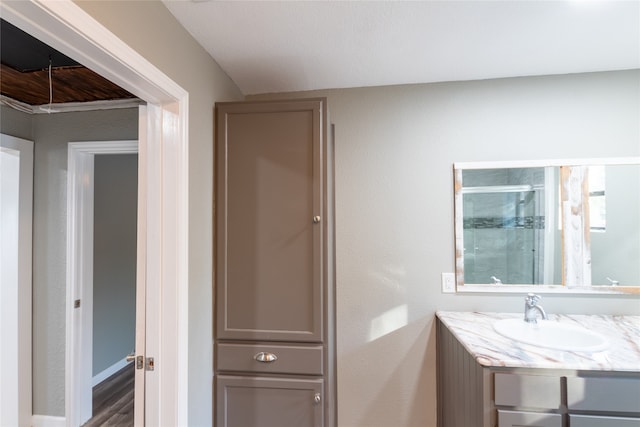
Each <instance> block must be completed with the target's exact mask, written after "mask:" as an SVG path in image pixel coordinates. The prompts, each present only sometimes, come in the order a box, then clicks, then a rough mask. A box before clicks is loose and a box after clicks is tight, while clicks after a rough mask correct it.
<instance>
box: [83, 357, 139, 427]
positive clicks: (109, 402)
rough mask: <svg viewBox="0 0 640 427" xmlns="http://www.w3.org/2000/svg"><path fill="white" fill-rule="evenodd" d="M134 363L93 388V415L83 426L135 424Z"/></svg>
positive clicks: (99, 426) (125, 426) (102, 426)
mask: <svg viewBox="0 0 640 427" xmlns="http://www.w3.org/2000/svg"><path fill="white" fill-rule="evenodd" d="M133 380H134V369H133V363H130V364H129V365H128V366H126V367H124V368H122V369H121V370H120V371H118V372H116V373H115V374H113V375H112V376H110V377H109V378H107V379H106V380H104V381H103V382H101V383H100V384H98V385H96V386H95V387H94V388H93V417H92V418H91V419H90V420H89V421H87V422H86V423H85V424H84V425H83V427H107V426H109V427H111V426H118V427H128V426H133Z"/></svg>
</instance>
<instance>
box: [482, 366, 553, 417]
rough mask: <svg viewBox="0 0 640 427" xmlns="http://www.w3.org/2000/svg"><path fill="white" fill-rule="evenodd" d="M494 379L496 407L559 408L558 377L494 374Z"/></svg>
mask: <svg viewBox="0 0 640 427" xmlns="http://www.w3.org/2000/svg"><path fill="white" fill-rule="evenodd" d="M494 379H495V402H496V405H497V406H519V407H525V408H542V409H558V408H559V407H560V377H554V376H544V375H517V374H500V373H496V374H495V378H494Z"/></svg>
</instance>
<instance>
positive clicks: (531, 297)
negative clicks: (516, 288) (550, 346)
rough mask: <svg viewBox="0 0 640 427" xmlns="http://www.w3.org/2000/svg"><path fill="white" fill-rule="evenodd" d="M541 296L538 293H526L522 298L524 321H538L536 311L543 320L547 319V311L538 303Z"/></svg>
mask: <svg viewBox="0 0 640 427" xmlns="http://www.w3.org/2000/svg"><path fill="white" fill-rule="evenodd" d="M540 298H542V297H541V296H540V295H536V294H527V296H526V297H525V298H524V321H525V322H527V323H538V316H536V314H537V313H536V312H538V313H540V317H542V319H543V320H547V313H545V311H544V308H542V306H539V305H538V301H539V300H540Z"/></svg>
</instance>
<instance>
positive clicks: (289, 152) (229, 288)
mask: <svg viewBox="0 0 640 427" xmlns="http://www.w3.org/2000/svg"><path fill="white" fill-rule="evenodd" d="M329 132H330V127H329V125H328V117H327V102H326V99H325V98H317V99H303V100H288V101H267V102H230V103H218V104H217V105H216V148H215V157H216V159H215V165H216V171H215V177H216V178H215V207H216V208H215V221H214V222H215V308H216V314H215V328H214V331H215V358H214V365H215V366H214V371H215V381H214V384H215V390H214V394H215V409H214V416H215V420H216V425H217V426H218V427H234V426H237V427H251V426H260V427H271V426H273V427H289V426H292V427H293V426H300V427H305V426H309V427H321V426H333V425H336V408H335V406H336V404H335V402H336V392H335V388H336V385H335V344H334V342H335V320H334V319H335V313H334V307H335V292H334V287H335V285H334V282H335V279H334V277H335V272H334V264H335V261H334V201H333V197H334V196H333V187H334V184H333V138H332V135H330V134H329Z"/></svg>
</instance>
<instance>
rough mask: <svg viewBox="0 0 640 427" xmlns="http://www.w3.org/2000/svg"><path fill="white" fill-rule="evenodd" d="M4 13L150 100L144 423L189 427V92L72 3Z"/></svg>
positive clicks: (39, 1) (5, 5)
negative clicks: (151, 365)
mask: <svg viewBox="0 0 640 427" xmlns="http://www.w3.org/2000/svg"><path fill="white" fill-rule="evenodd" d="M0 13H1V14H2V17H3V19H5V20H7V21H8V22H10V23H12V24H13V25H16V26H17V27H19V28H21V29H22V30H24V31H26V32H28V33H29V34H32V35H33V36H34V37H37V38H38V39H40V40H42V41H43V42H45V43H47V44H49V45H50V46H52V47H53V48H55V49H57V50H59V51H60V52H62V53H64V54H65V55H67V56H69V57H71V58H74V59H75V60H76V61H78V62H80V63H82V64H84V65H85V66H87V67H88V68H90V69H92V70H93V71H95V72H96V73H98V74H100V75H102V76H103V77H105V78H107V79H109V80H111V81H112V82H113V83H115V84H117V85H119V86H121V87H122V88H124V89H126V90H128V91H129V92H131V93H133V94H134V95H136V96H137V97H139V98H141V99H142V100H144V101H146V102H147V108H146V110H145V113H141V114H140V116H141V118H142V119H143V122H144V123H146V124H147V129H146V135H145V136H146V138H142V137H140V138H139V141H140V146H139V156H140V157H139V162H140V169H139V173H140V175H139V178H138V180H139V185H140V186H141V189H142V191H143V196H142V197H143V199H141V200H145V201H146V203H145V205H144V206H142V207H139V208H143V209H145V212H146V215H145V219H146V220H145V221H144V223H143V224H141V225H142V226H144V227H146V231H147V233H146V235H147V238H146V241H145V242H144V244H145V253H146V256H145V264H146V265H145V270H146V285H147V292H146V308H147V311H146V343H145V344H146V354H147V355H148V356H152V357H154V358H155V360H156V364H155V370H154V371H153V372H149V373H148V374H147V376H146V387H145V391H146V393H145V423H146V424H148V425H187V424H188V412H187V409H188V408H187V402H188V373H189V370H188V360H189V353H188V349H189V346H188V243H189V239H188V233H189V223H188V218H189V197H188V195H189V191H188V190H189V187H188V185H189V167H188V166H189V165H188V160H189V136H188V123H189V120H188V117H189V112H188V105H189V93H188V92H187V91H185V90H184V89H183V88H182V87H181V86H179V85H178V84H177V83H175V82H174V81H173V80H171V79H170V78H169V77H168V76H166V75H165V74H164V73H163V72H162V71H160V70H159V69H158V68H157V67H156V66H154V65H153V64H152V63H150V62H149V61H148V60H146V59H145V58H144V57H143V56H142V55H140V54H139V53H138V52H136V51H135V50H133V49H132V48H131V47H130V46H128V45H127V44H126V43H124V42H123V41H122V40H120V39H119V38H118V37H117V36H115V35H114V34H113V33H111V32H110V31H109V30H108V29H106V28H105V27H104V26H103V25H102V24H101V23H99V22H98V21H97V20H95V19H94V18H93V17H92V16H91V15H89V14H88V13H87V12H85V11H84V10H82V9H81V8H80V7H79V6H78V5H76V4H75V3H74V2H73V1H71V0H61V1H55V2H51V1H46V0H32V1H17V2H1V3H0ZM67 308H68V307H67ZM69 326H70V325H69V323H68V322H67V339H66V341H67V346H68V345H69V342H70V335H69V333H70V331H69ZM68 363H69V359H67V365H66V366H65V370H66V372H69V369H70V366H69V365H68ZM65 389H66V390H65V393H67V392H68V390H69V387H65ZM69 402H70V399H66V403H65V406H66V408H65V410H66V413H67V415H70V414H71V408H69V406H68V405H69ZM68 421H69V420H67V425H71V424H69V422H68Z"/></svg>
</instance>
